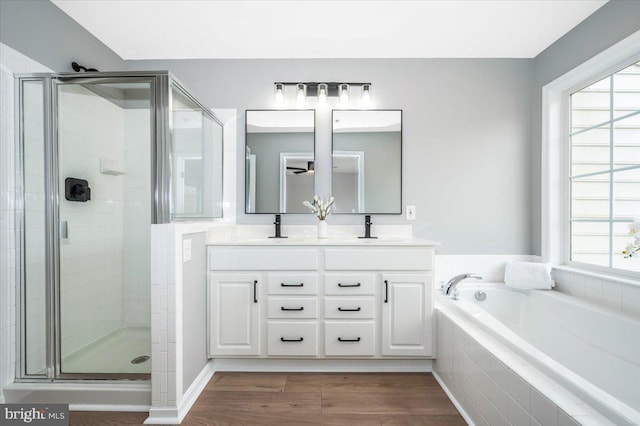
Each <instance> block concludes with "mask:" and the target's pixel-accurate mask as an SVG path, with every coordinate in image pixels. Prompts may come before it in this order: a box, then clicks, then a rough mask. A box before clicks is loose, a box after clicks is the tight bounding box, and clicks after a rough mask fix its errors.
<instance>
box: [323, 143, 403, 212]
mask: <svg viewBox="0 0 640 426" xmlns="http://www.w3.org/2000/svg"><path fill="white" fill-rule="evenodd" d="M400 141H401V134H400V132H348V133H336V134H335V135H333V149H334V150H336V151H362V152H364V211H363V213H376V212H377V213H397V212H398V211H402V206H401V205H400V203H401V200H400V195H401V194H400V192H401V181H400V174H401V171H400V170H401V158H400V155H401V152H402V148H401V146H400ZM352 198H355V200H357V199H358V192H357V189H356V191H355V192H353V193H352ZM356 203H357V201H356ZM343 211H344V210H343ZM347 211H348V210H347Z"/></svg>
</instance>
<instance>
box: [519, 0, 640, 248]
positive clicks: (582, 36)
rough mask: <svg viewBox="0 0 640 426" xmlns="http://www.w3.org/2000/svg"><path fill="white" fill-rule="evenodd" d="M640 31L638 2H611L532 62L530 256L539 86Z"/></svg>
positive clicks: (535, 233) (536, 240)
mask: <svg viewBox="0 0 640 426" xmlns="http://www.w3.org/2000/svg"><path fill="white" fill-rule="evenodd" d="M638 30H640V1H637V0H612V1H610V2H609V3H607V4H606V5H604V6H603V7H602V8H600V9H598V10H597V11H596V12H595V13H594V14H593V15H591V16H590V17H588V18H587V19H585V20H584V21H583V22H582V23H580V25H578V26H577V27H575V28H574V29H573V30H571V31H570V32H568V33H567V34H565V35H564V36H563V37H562V38H560V39H559V40H558V41H556V42H555V43H553V44H552V45H551V46H549V47H548V48H547V49H545V50H544V51H543V52H542V53H540V54H539V55H538V56H536V57H535V59H534V60H533V67H534V72H533V83H532V85H533V99H532V101H533V102H532V106H533V107H532V111H533V117H532V141H531V170H532V174H531V202H532V206H533V209H532V216H531V236H532V239H531V253H532V254H537V255H539V254H540V252H541V247H540V243H541V242H540V236H541V211H540V197H541V176H540V167H541V155H542V87H543V86H545V85H546V84H548V83H550V82H551V81H553V80H555V79H556V78H558V77H560V76H561V75H563V74H565V73H567V72H568V71H570V70H572V69H573V68H575V67H576V66H578V65H580V64H581V63H583V62H585V61H587V60H588V59H590V58H592V57H593V56H595V55H597V54H598V53H600V52H602V51H604V50H606V49H607V48H609V47H611V46H612V45H614V44H616V43H617V42H619V41H621V40H622V39H624V38H626V37H628V36H629V35H631V34H633V33H634V32H636V31H638Z"/></svg>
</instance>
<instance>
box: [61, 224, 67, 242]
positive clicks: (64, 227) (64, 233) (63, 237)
mask: <svg viewBox="0 0 640 426" xmlns="http://www.w3.org/2000/svg"><path fill="white" fill-rule="evenodd" d="M60 239H61V240H67V239H69V222H67V221H66V220H61V221H60Z"/></svg>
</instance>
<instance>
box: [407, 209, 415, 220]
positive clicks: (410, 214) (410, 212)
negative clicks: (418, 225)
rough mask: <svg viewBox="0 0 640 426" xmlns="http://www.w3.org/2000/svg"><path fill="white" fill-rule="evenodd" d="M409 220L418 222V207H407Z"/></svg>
mask: <svg viewBox="0 0 640 426" xmlns="http://www.w3.org/2000/svg"><path fill="white" fill-rule="evenodd" d="M407 220H416V206H407Z"/></svg>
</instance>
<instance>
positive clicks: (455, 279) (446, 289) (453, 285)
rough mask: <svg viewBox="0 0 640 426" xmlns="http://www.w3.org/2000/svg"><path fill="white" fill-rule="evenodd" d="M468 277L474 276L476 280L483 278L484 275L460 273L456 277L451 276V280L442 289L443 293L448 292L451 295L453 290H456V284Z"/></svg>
mask: <svg viewBox="0 0 640 426" xmlns="http://www.w3.org/2000/svg"><path fill="white" fill-rule="evenodd" d="M467 278H474V279H476V280H481V279H482V277H481V276H480V275H478V274H460V275H456V276H455V277H453V278H451V279H450V280H449V282H447V283H446V284H445V286H444V288H443V290H442V293H443V294H446V295H447V296H448V295H450V294H451V293H452V292H453V290H455V288H456V286H457V285H458V284H459V283H460V281H462V280H466V279H467Z"/></svg>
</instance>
